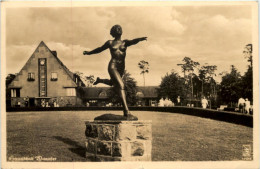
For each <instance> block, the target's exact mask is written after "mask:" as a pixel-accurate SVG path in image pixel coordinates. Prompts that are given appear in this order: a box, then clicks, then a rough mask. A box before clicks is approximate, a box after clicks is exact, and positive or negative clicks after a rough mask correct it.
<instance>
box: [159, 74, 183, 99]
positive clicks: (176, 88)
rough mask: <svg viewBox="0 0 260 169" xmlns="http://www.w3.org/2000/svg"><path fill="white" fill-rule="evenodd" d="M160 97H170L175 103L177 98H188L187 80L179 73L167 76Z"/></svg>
mask: <svg viewBox="0 0 260 169" xmlns="http://www.w3.org/2000/svg"><path fill="white" fill-rule="evenodd" d="M158 95H159V97H164V98H165V97H168V98H169V99H171V100H172V101H173V102H175V103H176V102H177V97H178V96H180V97H181V98H186V95H187V84H185V79H184V78H181V77H180V76H179V74H178V73H176V72H175V71H172V72H171V73H170V74H168V73H167V74H166V75H165V76H164V77H163V78H162V81H161V84H160V86H159V89H158Z"/></svg>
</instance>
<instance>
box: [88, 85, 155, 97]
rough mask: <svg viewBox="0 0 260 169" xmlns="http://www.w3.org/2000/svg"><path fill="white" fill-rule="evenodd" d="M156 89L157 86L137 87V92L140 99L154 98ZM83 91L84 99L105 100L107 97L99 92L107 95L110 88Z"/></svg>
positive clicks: (93, 88)
mask: <svg viewBox="0 0 260 169" xmlns="http://www.w3.org/2000/svg"><path fill="white" fill-rule="evenodd" d="M157 88H158V86H145V87H137V92H142V96H141V98H156V97H158V94H157ZM83 89H84V98H86V99H106V98H107V97H108V96H107V95H102V94H101V92H104V93H103V94H105V93H106V94H107V91H108V90H109V89H110V87H85V88H83ZM100 94H101V95H100Z"/></svg>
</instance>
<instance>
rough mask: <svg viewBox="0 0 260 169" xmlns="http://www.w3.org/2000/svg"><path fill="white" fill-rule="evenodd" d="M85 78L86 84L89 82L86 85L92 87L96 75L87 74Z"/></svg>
mask: <svg viewBox="0 0 260 169" xmlns="http://www.w3.org/2000/svg"><path fill="white" fill-rule="evenodd" d="M85 79H86V84H87V85H86V86H87V87H92V86H93V83H94V82H95V77H94V75H89V76H85Z"/></svg>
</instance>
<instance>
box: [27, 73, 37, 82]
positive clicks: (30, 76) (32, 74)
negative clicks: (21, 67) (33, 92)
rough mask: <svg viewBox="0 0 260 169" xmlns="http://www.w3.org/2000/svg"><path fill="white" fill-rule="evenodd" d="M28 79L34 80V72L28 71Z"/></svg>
mask: <svg viewBox="0 0 260 169" xmlns="http://www.w3.org/2000/svg"><path fill="white" fill-rule="evenodd" d="M27 80H28V81H34V80H35V76H34V73H28V79H27Z"/></svg>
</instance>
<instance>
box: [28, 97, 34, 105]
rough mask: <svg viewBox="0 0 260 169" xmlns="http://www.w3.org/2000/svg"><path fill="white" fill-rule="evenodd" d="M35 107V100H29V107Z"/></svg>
mask: <svg viewBox="0 0 260 169" xmlns="http://www.w3.org/2000/svg"><path fill="white" fill-rule="evenodd" d="M34 106H35V98H29V107H34Z"/></svg>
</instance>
